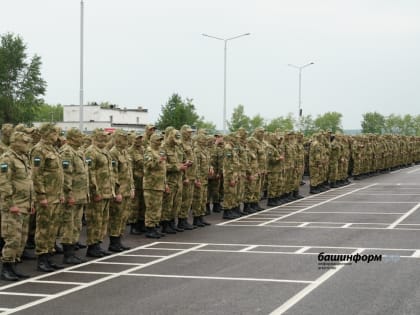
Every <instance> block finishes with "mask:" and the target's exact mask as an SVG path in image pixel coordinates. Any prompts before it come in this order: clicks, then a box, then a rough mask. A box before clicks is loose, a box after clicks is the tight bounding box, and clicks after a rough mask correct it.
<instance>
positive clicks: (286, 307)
mask: <svg viewBox="0 0 420 315" xmlns="http://www.w3.org/2000/svg"><path fill="white" fill-rule="evenodd" d="M362 251H363V249H362V248H358V249H357V250H355V251H354V252H352V253H351V255H354V254H356V253H361V252H362ZM344 266H345V265H339V266H336V268H335V269H332V270H329V271H327V272H326V273H324V274H323V275H322V276H320V277H319V278H318V279H316V280H315V281H314V282H313V283H311V284H310V285H308V286H307V287H305V288H304V289H303V290H301V291H300V292H298V293H297V294H296V295H294V296H293V297H291V298H290V299H289V300H287V301H286V302H285V303H283V304H282V305H280V306H279V307H278V308H277V309H275V310H274V311H272V312H271V313H270V315H281V314H283V313H284V312H286V311H287V310H289V309H290V308H292V307H293V306H294V305H295V304H296V303H298V302H299V301H300V300H302V299H303V298H304V297H305V296H306V295H308V294H309V293H311V292H312V291H313V290H315V289H316V288H317V287H319V286H320V285H321V284H323V283H324V282H325V281H327V280H328V279H329V278H331V277H332V276H333V275H335V274H336V273H337V272H339V271H340V270H341V268H343V267H344Z"/></svg>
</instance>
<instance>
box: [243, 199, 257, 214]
mask: <svg viewBox="0 0 420 315" xmlns="http://www.w3.org/2000/svg"><path fill="white" fill-rule="evenodd" d="M243 211H244V213H245V214H251V213H255V210H254V209H252V208H251V204H250V203H249V202H244V210H243Z"/></svg>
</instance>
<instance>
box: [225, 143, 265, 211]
mask: <svg viewBox="0 0 420 315" xmlns="http://www.w3.org/2000/svg"><path fill="white" fill-rule="evenodd" d="M232 137H233V136H232V135H228V136H225V138H224V140H225V146H224V158H223V189H224V190H223V196H224V197H223V218H224V219H235V218H237V217H238V214H237V213H235V211H234V210H235V208H236V207H237V199H236V192H237V184H238V168H239V158H238V155H237V153H236V151H235V149H234V145H233V139H232ZM258 189H259V187H258Z"/></svg>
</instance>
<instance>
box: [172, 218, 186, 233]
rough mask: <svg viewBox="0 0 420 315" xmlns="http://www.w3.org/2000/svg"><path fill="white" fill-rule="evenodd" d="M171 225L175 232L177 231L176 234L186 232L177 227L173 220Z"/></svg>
mask: <svg viewBox="0 0 420 315" xmlns="http://www.w3.org/2000/svg"><path fill="white" fill-rule="evenodd" d="M169 225H170V226H171V228H172V229H173V230H175V231H176V232H184V229H182V228H180V227H178V226H176V224H175V220H171V221H169Z"/></svg>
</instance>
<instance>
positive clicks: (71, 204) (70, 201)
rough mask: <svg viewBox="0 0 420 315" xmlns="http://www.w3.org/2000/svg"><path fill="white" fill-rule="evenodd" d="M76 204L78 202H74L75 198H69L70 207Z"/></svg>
mask: <svg viewBox="0 0 420 315" xmlns="http://www.w3.org/2000/svg"><path fill="white" fill-rule="evenodd" d="M75 202H76V200H74V198H73V197H69V198H68V199H67V204H68V205H69V206H73V205H74V203H75Z"/></svg>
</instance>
